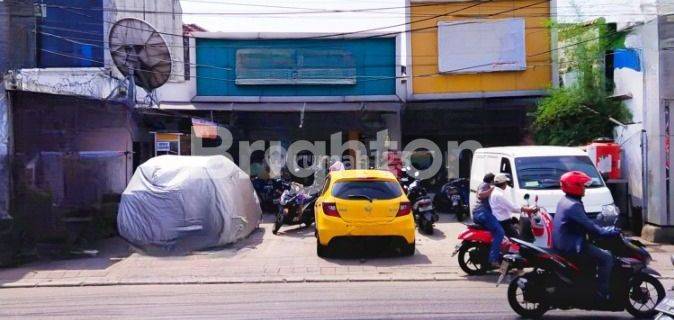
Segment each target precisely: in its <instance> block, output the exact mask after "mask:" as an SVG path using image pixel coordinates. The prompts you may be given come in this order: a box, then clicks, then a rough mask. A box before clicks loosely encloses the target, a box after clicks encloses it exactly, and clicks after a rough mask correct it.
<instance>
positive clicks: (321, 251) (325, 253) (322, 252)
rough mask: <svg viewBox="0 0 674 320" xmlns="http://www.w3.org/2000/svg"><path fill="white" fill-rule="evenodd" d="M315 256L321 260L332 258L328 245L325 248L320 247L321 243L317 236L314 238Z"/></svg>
mask: <svg viewBox="0 0 674 320" xmlns="http://www.w3.org/2000/svg"><path fill="white" fill-rule="evenodd" d="M316 255H317V256H319V257H321V258H331V257H332V250H331V248H330V244H328V245H327V246H324V245H322V244H321V241H320V240H319V239H318V236H316Z"/></svg>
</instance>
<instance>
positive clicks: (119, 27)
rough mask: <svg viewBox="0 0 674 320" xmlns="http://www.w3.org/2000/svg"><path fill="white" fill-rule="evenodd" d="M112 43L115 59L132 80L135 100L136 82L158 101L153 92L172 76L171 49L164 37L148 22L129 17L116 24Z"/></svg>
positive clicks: (113, 59) (131, 84)
mask: <svg viewBox="0 0 674 320" xmlns="http://www.w3.org/2000/svg"><path fill="white" fill-rule="evenodd" d="M109 44H110V55H111V56H112V61H113V62H114V63H115V66H117V69H119V71H120V72H121V73H122V74H123V75H124V77H126V78H127V79H128V80H129V82H130V88H129V89H130V90H129V91H128V94H129V95H131V97H132V99H134V103H135V90H134V89H135V88H134V86H135V85H138V86H139V87H141V88H143V89H145V91H146V92H148V96H149V98H150V100H151V102H153V101H154V100H156V99H154V98H153V96H152V92H153V91H154V89H157V88H159V87H161V86H162V85H164V84H165V83H166V82H167V81H168V80H169V78H170V77H171V67H172V60H171V52H170V51H169V48H168V45H167V44H166V41H165V40H164V37H162V35H161V34H160V33H159V32H157V30H155V29H154V28H153V27H152V26H151V25H149V24H148V23H146V22H145V21H142V20H138V19H132V18H127V19H122V20H119V21H117V22H116V23H115V24H114V25H113V26H112V28H111V29H110V40H109ZM154 102H156V101H154Z"/></svg>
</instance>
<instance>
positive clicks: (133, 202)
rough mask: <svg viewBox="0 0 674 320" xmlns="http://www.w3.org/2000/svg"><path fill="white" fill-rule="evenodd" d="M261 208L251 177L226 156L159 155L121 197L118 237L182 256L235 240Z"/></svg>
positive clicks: (256, 219) (256, 222) (139, 171)
mask: <svg viewBox="0 0 674 320" xmlns="http://www.w3.org/2000/svg"><path fill="white" fill-rule="evenodd" d="M261 218H262V210H261V209H260V204H259V201H258V199H257V196H256V195H255V191H254V189H253V185H252V183H251V181H250V178H249V176H248V175H247V174H246V173H245V172H244V171H243V170H241V169H240V168H239V167H237V166H236V165H235V164H234V163H233V162H232V161H230V160H229V159H227V158H226V157H224V156H213V157H181V156H160V157H156V158H152V159H150V160H149V161H147V162H145V163H144V164H142V165H141V166H140V167H138V169H137V170H136V172H135V173H134V175H133V178H131V181H130V182H129V185H128V187H127V188H126V190H125V191H124V193H123V194H122V201H121V204H120V207H119V214H118V216H117V222H118V228H119V233H120V235H121V236H122V237H124V238H125V239H126V240H127V241H129V242H130V243H131V244H132V245H134V246H136V247H138V248H140V249H142V250H144V251H146V252H147V253H150V254H184V253H187V252H190V251H193V250H198V249H204V248H208V247H213V246H219V245H225V244H228V243H233V242H236V241H238V240H240V239H242V238H244V237H246V236H248V235H249V234H250V233H251V232H252V231H253V230H255V229H256V228H257V227H258V226H259V224H260V220H261Z"/></svg>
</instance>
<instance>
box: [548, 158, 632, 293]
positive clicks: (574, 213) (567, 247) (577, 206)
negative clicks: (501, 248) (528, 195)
mask: <svg viewBox="0 0 674 320" xmlns="http://www.w3.org/2000/svg"><path fill="white" fill-rule="evenodd" d="M559 181H560V185H561V188H562V191H564V193H565V194H566V196H564V197H563V198H562V199H561V200H560V201H559V203H558V204H557V212H556V213H555V218H554V222H553V232H552V237H553V246H554V248H555V249H556V250H557V251H559V252H560V253H561V254H563V255H567V256H570V257H576V258H579V259H589V260H592V262H594V263H596V264H597V269H598V279H597V280H598V283H597V285H598V286H597V287H598V288H597V289H598V294H599V297H598V298H599V299H600V300H604V301H606V300H609V277H610V275H611V269H612V268H613V256H612V255H611V253H610V252H608V251H606V250H604V249H600V248H598V247H596V246H594V245H593V244H592V243H590V242H588V241H587V236H588V234H591V235H594V236H614V235H616V234H618V233H619V231H618V230H616V229H607V228H602V227H600V226H599V225H597V224H596V223H595V222H593V221H592V220H590V218H589V217H588V216H587V213H586V212H585V208H584V206H583V202H582V201H581V199H582V198H583V196H585V188H586V187H587V185H588V184H589V183H591V182H592V178H590V177H589V176H588V175H587V174H585V173H583V172H580V171H570V172H567V173H565V174H564V175H562V177H561V178H560V180H559Z"/></svg>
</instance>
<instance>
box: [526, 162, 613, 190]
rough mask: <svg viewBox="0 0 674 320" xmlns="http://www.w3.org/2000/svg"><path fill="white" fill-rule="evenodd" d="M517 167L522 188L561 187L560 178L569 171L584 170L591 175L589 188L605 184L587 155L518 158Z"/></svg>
mask: <svg viewBox="0 0 674 320" xmlns="http://www.w3.org/2000/svg"><path fill="white" fill-rule="evenodd" d="M515 167H516V168H517V179H518V180H519V185H520V188H521V189H559V188H560V187H559V178H560V177H561V176H562V175H563V174H565V173H567V172H569V171H582V172H585V173H586V174H587V175H588V176H590V178H592V182H591V184H590V185H589V188H599V187H603V186H604V182H603V181H602V179H601V177H600V176H599V172H597V168H595V166H594V164H592V161H591V160H590V158H588V157H586V156H557V157H525V158H516V159H515Z"/></svg>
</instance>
